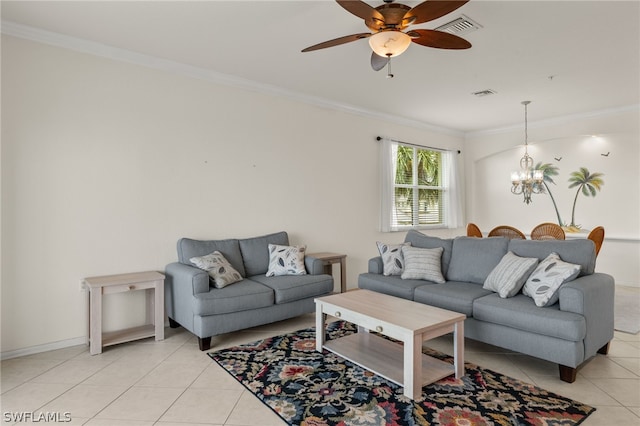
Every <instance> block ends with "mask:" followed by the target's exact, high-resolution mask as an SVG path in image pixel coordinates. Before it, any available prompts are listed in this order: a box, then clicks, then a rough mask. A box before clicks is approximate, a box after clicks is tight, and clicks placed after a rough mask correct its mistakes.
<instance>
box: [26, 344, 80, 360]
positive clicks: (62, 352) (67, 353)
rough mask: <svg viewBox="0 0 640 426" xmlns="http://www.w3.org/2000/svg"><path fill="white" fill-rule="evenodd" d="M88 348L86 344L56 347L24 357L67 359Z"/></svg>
mask: <svg viewBox="0 0 640 426" xmlns="http://www.w3.org/2000/svg"><path fill="white" fill-rule="evenodd" d="M87 350H89V346H88V345H76V346H69V347H68V348H62V349H56V350H53V351H47V352H40V353H37V354H33V355H28V356H26V357H24V358H25V359H58V360H63V361H64V360H68V359H72V358H75V357H76V356H78V355H79V354H81V353H83V352H85V351H87Z"/></svg>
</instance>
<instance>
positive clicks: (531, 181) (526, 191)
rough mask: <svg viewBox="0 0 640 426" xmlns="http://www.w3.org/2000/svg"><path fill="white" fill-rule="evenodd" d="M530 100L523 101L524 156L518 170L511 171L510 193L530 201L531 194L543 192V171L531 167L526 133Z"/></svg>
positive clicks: (527, 201) (531, 160)
mask: <svg viewBox="0 0 640 426" xmlns="http://www.w3.org/2000/svg"><path fill="white" fill-rule="evenodd" d="M530 103H531V101H523V102H522V105H524V156H523V157H522V158H521V159H520V171H519V172H513V173H511V184H512V185H511V193H512V194H515V195H523V196H524V202H525V203H527V204H529V203H531V194H543V193H544V185H543V183H544V173H543V171H542V170H536V169H534V168H533V158H532V157H531V156H530V155H529V152H528V151H527V148H528V147H529V140H528V139H529V135H528V133H527V105H529V104H530Z"/></svg>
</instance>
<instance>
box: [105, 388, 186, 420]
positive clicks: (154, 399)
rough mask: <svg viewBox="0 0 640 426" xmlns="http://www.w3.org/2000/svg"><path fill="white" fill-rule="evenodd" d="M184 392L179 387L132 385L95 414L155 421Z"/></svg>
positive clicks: (113, 417) (112, 417)
mask: <svg viewBox="0 0 640 426" xmlns="http://www.w3.org/2000/svg"><path fill="white" fill-rule="evenodd" d="M182 392H184V390H183V389H180V388H149V387H140V386H134V387H132V388H130V389H129V390H127V391H126V392H125V393H123V394H122V395H120V396H119V397H118V398H117V399H116V400H115V401H113V402H112V403H111V404H109V405H108V406H107V407H106V408H105V409H104V410H102V411H101V412H100V413H98V414H97V415H96V418H99V419H116V420H136V421H157V420H159V419H160V417H161V416H162V414H163V413H164V412H165V411H166V410H167V409H168V408H169V407H170V406H171V404H173V403H174V402H175V400H176V399H178V397H179V396H180V394H182Z"/></svg>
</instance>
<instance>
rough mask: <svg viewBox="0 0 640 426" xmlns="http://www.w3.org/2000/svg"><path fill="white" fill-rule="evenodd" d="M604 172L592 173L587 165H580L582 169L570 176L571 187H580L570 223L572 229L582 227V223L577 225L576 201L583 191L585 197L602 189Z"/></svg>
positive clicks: (574, 200) (594, 194) (593, 195)
mask: <svg viewBox="0 0 640 426" xmlns="http://www.w3.org/2000/svg"><path fill="white" fill-rule="evenodd" d="M602 176H604V174H603V173H597V172H594V173H590V172H589V170H588V169H587V168H586V167H580V170H578V171H575V172H573V173H571V177H570V178H569V182H570V185H569V188H576V187H577V188H578V189H577V190H576V196H575V197H574V199H573V208H572V209H571V223H570V224H569V227H568V228H569V230H570V231H576V230H578V229H580V225H576V220H575V214H576V202H577V201H578V195H580V193H581V192H582V194H583V195H584V196H585V197H595V196H596V193H597V191H600V189H601V188H602V185H604V181H603V180H602Z"/></svg>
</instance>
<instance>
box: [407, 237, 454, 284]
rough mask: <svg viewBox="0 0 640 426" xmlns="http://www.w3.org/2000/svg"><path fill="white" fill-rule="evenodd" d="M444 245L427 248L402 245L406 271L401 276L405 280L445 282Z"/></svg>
mask: <svg viewBox="0 0 640 426" xmlns="http://www.w3.org/2000/svg"><path fill="white" fill-rule="evenodd" d="M443 250H444V249H443V248H442V247H437V248H432V249H426V248H418V247H411V246H404V247H402V255H403V256H404V271H402V275H401V276H400V278H402V279H403V280H407V279H413V280H427V281H433V282H434V283H440V284H442V283H444V282H445V280H444V277H443V276H442V264H441V263H440V260H441V259H442V251H443Z"/></svg>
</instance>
